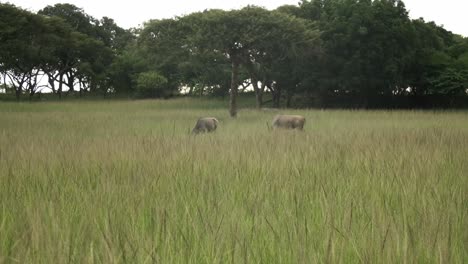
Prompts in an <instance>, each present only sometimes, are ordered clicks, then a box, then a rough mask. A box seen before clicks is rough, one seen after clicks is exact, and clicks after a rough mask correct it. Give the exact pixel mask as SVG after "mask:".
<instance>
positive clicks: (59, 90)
mask: <svg viewBox="0 0 468 264" xmlns="http://www.w3.org/2000/svg"><path fill="white" fill-rule="evenodd" d="M62 88H63V74H60V77H59V88H58V91H57V92H58V96H59V99H62Z"/></svg>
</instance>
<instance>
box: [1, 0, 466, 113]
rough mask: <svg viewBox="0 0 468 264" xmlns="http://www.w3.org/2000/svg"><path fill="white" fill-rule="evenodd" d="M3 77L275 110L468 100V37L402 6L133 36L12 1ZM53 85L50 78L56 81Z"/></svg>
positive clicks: (166, 22) (210, 14)
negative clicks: (407, 99) (219, 99)
mask: <svg viewBox="0 0 468 264" xmlns="http://www.w3.org/2000/svg"><path fill="white" fill-rule="evenodd" d="M0 14H1V16H0V72H1V74H2V78H1V83H0V84H1V85H2V89H3V90H4V91H6V92H12V93H15V94H16V97H17V98H18V99H19V98H20V97H21V96H22V94H28V95H29V96H30V97H32V96H34V94H36V93H37V92H38V91H41V89H44V88H45V87H47V88H48V89H49V90H51V91H52V92H53V93H54V94H57V96H58V97H61V96H62V94H64V93H65V94H71V93H79V94H80V95H81V94H82V93H98V94H108V93H113V94H130V95H133V96H137V97H170V96H173V95H175V94H178V93H188V94H193V95H227V94H230V104H231V108H230V113H231V115H232V116H235V115H236V109H237V107H236V105H237V93H238V90H239V89H240V90H241V91H242V90H245V89H246V88H247V87H249V88H251V89H253V91H254V93H255V95H256V100H257V106H258V107H261V106H262V104H263V101H264V99H263V97H264V96H263V95H264V94H266V93H268V94H269V95H271V97H272V102H273V105H274V106H280V104H284V105H285V106H291V105H293V104H295V103H297V101H298V100H297V98H300V99H301V100H302V101H304V100H305V101H313V102H314V104H315V105H321V104H322V105H323V102H324V101H326V98H329V97H336V96H352V97H358V98H360V99H361V101H362V105H364V106H366V105H369V104H370V101H371V100H373V98H376V97H378V96H397V95H407V96H408V95H413V96H423V95H444V96H447V95H450V96H456V95H458V96H466V94H467V88H468V39H467V38H463V37H462V36H459V35H456V34H453V33H451V32H449V31H447V30H445V29H444V28H443V27H440V26H437V25H436V24H435V23H433V22H426V21H424V20H423V19H422V18H421V19H416V20H411V19H410V18H409V17H408V12H407V10H406V9H405V6H404V4H403V2H402V1H397V0H374V1H372V0H311V1H305V0H303V1H302V2H300V3H299V5H297V6H290V5H287V6H281V7H279V8H278V9H276V10H273V11H269V10H266V9H263V8H260V7H255V6H248V7H245V8H243V9H240V10H231V11H224V10H206V11H204V12H199V13H192V14H190V15H187V16H183V17H177V18H173V19H162V20H150V21H148V22H146V23H145V24H144V26H143V27H142V28H139V29H130V30H124V29H122V28H120V27H119V26H118V25H116V23H115V22H114V21H113V20H112V19H110V18H107V17H104V18H102V19H100V20H98V19H96V18H93V17H91V16H90V15H88V14H86V13H85V11H84V10H82V9H80V8H77V7H76V6H73V5H71V4H56V5H54V6H47V7H45V8H44V9H42V10H40V11H39V12H38V13H37V14H33V13H31V12H28V11H25V10H22V9H20V8H18V7H15V6H13V5H10V4H0ZM44 80H47V81H44Z"/></svg>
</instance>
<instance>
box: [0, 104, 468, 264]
mask: <svg viewBox="0 0 468 264" xmlns="http://www.w3.org/2000/svg"><path fill="white" fill-rule="evenodd" d="M223 104H224V103H220V102H216V101H195V100H194V99H192V100H191V99H177V100H168V101H102V102H100V101H94V102H64V103H57V102H49V103H20V104H16V103H0V263H468V162H467V160H468V112H442V111H440V112H429V111H426V112H423V111H367V112H366V111H338V110H333V111H328V110H327V111H320V110H309V111H306V110H290V111H286V110H281V111H280V112H284V113H286V112H287V113H297V114H302V115H304V116H305V117H306V118H307V122H306V126H305V131H304V132H294V131H273V132H272V131H269V130H268V127H267V122H270V120H271V119H272V117H273V116H274V115H275V114H276V113H277V112H276V111H255V110H249V109H243V110H241V111H240V113H239V117H238V118H237V119H236V120H232V119H230V118H229V117H228V112H227V108H226V107H225V106H224V105H223ZM200 116H216V117H218V119H219V120H220V126H219V128H218V130H217V131H216V132H215V133H213V134H206V135H201V136H196V137H194V136H190V135H189V134H188V132H189V130H190V129H191V128H192V127H193V125H194V124H195V121H196V119H197V118H198V117H200Z"/></svg>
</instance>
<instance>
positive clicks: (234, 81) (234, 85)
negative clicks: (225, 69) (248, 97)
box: [229, 57, 239, 118]
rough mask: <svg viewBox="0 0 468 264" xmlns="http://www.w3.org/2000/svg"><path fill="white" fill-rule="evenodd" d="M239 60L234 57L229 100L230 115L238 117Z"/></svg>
mask: <svg viewBox="0 0 468 264" xmlns="http://www.w3.org/2000/svg"><path fill="white" fill-rule="evenodd" d="M238 79H239V61H238V60H237V58H235V57H233V58H232V74H231V94H230V96H231V97H230V100H229V115H230V116H231V117H234V118H235V117H237V92H238V91H237V89H238V88H239V80H238Z"/></svg>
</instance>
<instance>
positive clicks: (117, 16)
mask: <svg viewBox="0 0 468 264" xmlns="http://www.w3.org/2000/svg"><path fill="white" fill-rule="evenodd" d="M2 2H5V1H2ZM6 2H10V3H12V4H14V5H16V6H19V7H22V8H24V9H27V10H29V11H33V12H36V11H38V10H40V9H42V8H44V7H45V6H47V5H54V4H55V3H65V2H68V3H71V4H74V5H76V6H78V7H80V8H83V9H84V10H85V12H86V13H87V14H89V15H91V16H93V17H95V18H98V19H99V18H101V17H103V16H107V17H110V18H112V19H114V20H115V22H116V23H117V24H118V25H119V26H121V27H123V28H130V27H138V26H139V25H142V24H143V22H145V21H148V20H150V19H161V18H171V17H175V16H182V15H186V14H190V13H192V12H196V11H203V10H204V9H212V8H218V9H226V10H229V9H237V8H241V7H244V6H246V5H248V4H252V5H257V6H263V7H266V8H268V9H274V8H276V7H278V6H280V5H284V4H290V5H296V4H297V3H298V2H299V0H234V1H233V0H230V1H224V0H197V1H194V0H192V1H182V0H166V1H161V0H160V1H157V0H153V1H151V0H132V1H99V0H68V1H67V0H62V1H57V0H8V1H6ZM404 3H405V4H406V8H407V10H408V11H409V15H410V17H411V18H419V17H423V18H424V19H425V20H426V21H434V22H435V23H436V24H438V25H443V26H444V28H445V29H447V30H450V31H452V32H453V33H456V34H460V35H463V36H466V37H468V15H466V10H468V1H467V0H444V1H442V0H404Z"/></svg>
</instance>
